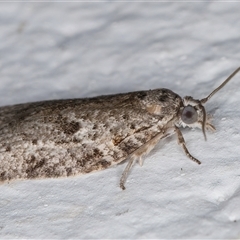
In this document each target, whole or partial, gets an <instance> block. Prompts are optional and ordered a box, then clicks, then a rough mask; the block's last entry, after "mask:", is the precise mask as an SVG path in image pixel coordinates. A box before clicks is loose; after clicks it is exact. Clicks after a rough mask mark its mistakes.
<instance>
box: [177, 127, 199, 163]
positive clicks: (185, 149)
mask: <svg viewBox="0 0 240 240" xmlns="http://www.w3.org/2000/svg"><path fill="white" fill-rule="evenodd" d="M175 131H176V133H177V136H178V144H179V145H181V147H182V148H183V151H184V152H185V154H186V155H187V156H188V157H189V158H190V159H191V160H193V161H194V162H196V163H198V164H201V162H200V161H199V160H198V159H196V158H195V157H193V156H192V155H191V154H190V153H189V151H188V149H187V147H186V143H185V140H184V138H183V135H182V132H181V131H180V129H179V128H178V127H177V126H175Z"/></svg>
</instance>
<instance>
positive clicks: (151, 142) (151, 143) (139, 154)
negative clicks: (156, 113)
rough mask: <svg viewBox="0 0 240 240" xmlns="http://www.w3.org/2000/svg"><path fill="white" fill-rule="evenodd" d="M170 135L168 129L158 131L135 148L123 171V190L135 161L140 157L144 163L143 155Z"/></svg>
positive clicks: (141, 162)
mask: <svg viewBox="0 0 240 240" xmlns="http://www.w3.org/2000/svg"><path fill="white" fill-rule="evenodd" d="M169 135H171V133H170V131H166V132H164V131H163V132H160V133H158V134H157V135H156V136H155V137H153V138H152V139H151V140H149V141H148V142H146V143H145V144H144V145H142V146H141V147H139V148H138V149H137V150H135V151H134V152H133V153H132V154H131V155H130V156H129V158H128V164H127V166H126V168H125V169H124V171H123V173H122V177H121V179H120V187H121V188H122V190H124V189H125V186H124V183H125V182H126V179H127V176H128V173H129V171H130V169H131V167H132V166H133V163H134V161H135V160H136V159H139V163H140V165H142V164H143V160H142V157H143V156H144V155H146V154H148V153H149V152H150V151H151V150H152V149H153V148H154V147H155V146H156V144H157V143H158V142H159V140H160V139H162V138H165V137H168V136H169Z"/></svg>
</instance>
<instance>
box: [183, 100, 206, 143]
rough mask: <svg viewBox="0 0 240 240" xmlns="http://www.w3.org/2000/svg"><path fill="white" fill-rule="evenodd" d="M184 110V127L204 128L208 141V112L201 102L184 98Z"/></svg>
mask: <svg viewBox="0 0 240 240" xmlns="http://www.w3.org/2000/svg"><path fill="white" fill-rule="evenodd" d="M183 106H184V107H183V108H182V109H181V112H180V117H181V121H182V125H183V126H189V127H200V128H202V131H203V135H204V138H205V139H206V133H205V125H206V119H207V116H206V110H205V108H204V106H203V105H202V103H201V101H200V100H197V99H193V98H192V97H190V96H186V97H184V98H183Z"/></svg>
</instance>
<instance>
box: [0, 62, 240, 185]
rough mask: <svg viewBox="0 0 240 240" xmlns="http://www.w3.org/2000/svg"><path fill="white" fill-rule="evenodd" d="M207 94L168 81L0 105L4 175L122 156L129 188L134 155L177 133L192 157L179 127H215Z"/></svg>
mask: <svg viewBox="0 0 240 240" xmlns="http://www.w3.org/2000/svg"><path fill="white" fill-rule="evenodd" d="M239 70H240V67H239V68H238V69H236V70H235V71H234V72H233V73H232V74H231V75H230V76H229V77H228V78H227V79H226V80H225V81H224V82H223V83H222V84H221V85H220V86H219V87H218V88H216V89H215V90H214V91H213V92H212V93H210V94H209V95H208V97H206V98H203V99H201V100H197V99H193V98H192V97H189V96H187V97H184V98H181V97H180V96H179V95H177V94H176V93H174V92H172V91H171V90H168V89H155V90H148V91H139V92H130V93H124V94H117V95H108V96H100V97H94V98H86V99H69V100H53V101H44V102H36V103H26V104H18V105H13V106H6V107H1V108H0V181H2V182H3V181H9V180H12V179H32V178H55V177H67V176H72V175H76V174H85V173H89V172H93V171H98V170H101V169H106V168H108V167H110V166H112V165H115V164H118V163H120V162H122V161H124V160H127V161H128V164H127V166H126V168H125V170H124V172H123V174H122V177H121V179H120V187H121V188H122V189H125V187H124V183H125V181H126V178H127V175H128V173H129V170H130V169H131V167H132V165H133V163H134V162H135V161H136V160H139V163H140V164H141V165H142V157H143V156H145V155H146V154H147V153H149V152H150V151H151V150H152V149H153V148H154V146H155V145H156V144H157V143H158V142H159V141H160V140H161V139H163V138H166V137H168V136H169V135H172V134H174V133H176V134H177V137H178V142H179V144H180V145H181V146H182V148H183V150H184V152H185V154H186V155H187V156H188V157H189V158H190V159H191V160H193V161H194V162H196V163H198V164H200V163H201V162H200V161H199V160H198V159H196V158H195V157H193V156H192V155H191V154H190V153H189V151H188V149H187V147H186V144H185V141H184V138H183V136H182V133H181V131H180V127H190V128H195V127H198V128H201V129H202V132H203V135H204V137H205V139H206V133H205V131H206V130H214V129H215V128H214V126H213V125H212V124H211V123H210V118H209V116H208V115H207V114H206V111H205V108H204V106H203V104H205V103H206V102H207V101H208V100H209V99H210V98H211V97H212V96H213V95H214V94H215V93H216V92H217V91H219V90H220V89H221V88H222V87H223V86H224V85H225V84H226V83H227V82H228V81H229V80H230V79H231V78H232V77H233V76H234V75H235V74H236V73H237V72H238V71H239Z"/></svg>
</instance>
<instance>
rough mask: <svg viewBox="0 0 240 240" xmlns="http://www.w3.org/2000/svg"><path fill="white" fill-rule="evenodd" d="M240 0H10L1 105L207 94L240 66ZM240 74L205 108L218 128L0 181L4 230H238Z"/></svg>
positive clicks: (0, 64) (126, 234)
mask: <svg viewBox="0 0 240 240" xmlns="http://www.w3.org/2000/svg"><path fill="white" fill-rule="evenodd" d="M239 12H240V4H239V3H237V2H236V3H231V2H218V3H217V2H209V3H208V2H202V3H201V2H192V3H189V2H188V3H187V2H185V3H184V2H181V3H177V2H175V3H174V2H169V3H163V2H162V3H160V2H159V3H157V2H152V3H126V2H125V3H124V2H105V3H103V2H102V3H100V2H98V3H97V2H95V3H76V2H69V3H63V2H62V3H47V2H45V3H40V2H38V3H37V2H33V3H0V56H1V57H0V74H1V78H0V105H1V106H3V105H8V104H15V103H21V102H29V101H38V100H46V99H59V98H74V97H90V96H94V95H102V94H110V93H118V92H127V91H135V90H140V89H153V88H159V87H160V88H161V87H165V88H169V89H171V90H173V91H175V92H176V93H178V94H180V95H181V96H184V95H192V96H193V97H195V98H203V97H205V96H206V95H208V94H209V93H210V92H211V91H212V90H213V89H214V88H215V87H217V86H218V85H219V84H220V83H221V82H222V81H223V80H224V79H225V78H226V77H227V76H228V75H229V74H230V73H231V72H232V71H233V70H235V68H237V67H238V66H239V65H240V61H239V59H240V44H239V42H240V30H239V29H240V15H239ZM239 89H240V76H239V74H238V75H237V76H236V77H235V78H234V79H232V81H231V82H229V83H228V84H227V85H226V87H225V88H224V89H222V90H221V91H220V92H219V93H218V94H217V95H215V96H214V97H213V98H212V99H211V101H210V102H209V103H207V104H206V105H207V106H206V107H207V109H208V110H209V112H210V113H212V114H213V115H214V124H215V126H216V128H217V131H216V132H215V133H213V134H208V141H207V142H204V139H203V134H202V133H201V132H200V131H198V130H195V131H194V130H188V129H185V130H183V133H184V136H185V139H186V141H187V146H188V148H189V150H190V151H191V153H192V154H193V155H194V156H196V157H197V158H199V159H200V160H201V161H202V165H200V166H198V165H197V164H196V163H194V162H192V161H190V160H189V159H188V158H187V157H186V156H185V155H184V153H183V152H182V150H181V148H180V147H179V146H178V145H177V143H176V139H175V137H171V138H169V139H168V140H166V141H163V142H162V143H160V144H159V145H158V146H157V147H156V148H155V150H154V151H153V152H152V153H151V154H150V155H149V156H148V157H147V158H146V159H145V163H144V166H143V167H142V168H141V167H139V166H138V165H136V166H135V167H134V168H133V170H132V172H131V175H130V176H129V178H128V181H127V183H126V187H127V189H126V190H125V191H122V190H121V189H120V188H119V186H118V185H119V178H120V176H121V173H122V171H123V169H124V167H125V164H122V165H119V166H117V167H116V168H111V169H107V170H105V171H101V172H96V173H93V174H89V175H85V176H79V177H75V178H66V179H55V180H52V179H47V180H31V181H18V182H17V181H16V182H11V183H9V184H2V185H0V192H1V194H0V238H49V239H50V238H51V239H53V238H58V239H65V238H198V239H199V238H201V239H204V238H205V239H206V238H227V239H232V238H239V237H240V159H239V151H240V125H239V120H240V110H239V104H240V91H239Z"/></svg>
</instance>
